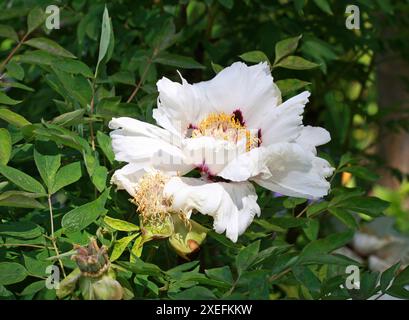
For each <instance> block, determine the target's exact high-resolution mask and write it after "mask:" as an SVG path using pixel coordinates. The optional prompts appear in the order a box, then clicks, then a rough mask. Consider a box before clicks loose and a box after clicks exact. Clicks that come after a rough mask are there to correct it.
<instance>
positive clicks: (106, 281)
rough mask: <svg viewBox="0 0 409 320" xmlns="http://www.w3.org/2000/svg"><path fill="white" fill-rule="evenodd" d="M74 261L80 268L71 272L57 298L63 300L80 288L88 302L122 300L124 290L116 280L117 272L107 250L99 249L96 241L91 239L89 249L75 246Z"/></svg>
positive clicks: (62, 284) (61, 286)
mask: <svg viewBox="0 0 409 320" xmlns="http://www.w3.org/2000/svg"><path fill="white" fill-rule="evenodd" d="M74 249H76V251H77V252H76V254H74V255H73V256H72V257H71V259H72V260H74V261H75V262H76V263H77V265H78V268H77V269H75V270H74V271H73V272H71V273H70V274H69V275H68V276H67V277H66V278H65V279H64V280H63V281H62V282H61V283H60V285H59V289H58V290H57V296H58V297H59V298H63V297H65V296H67V295H69V294H71V293H72V292H73V291H74V290H75V288H76V287H77V285H78V287H79V289H80V291H81V294H82V296H83V298H84V299H86V300H120V299H122V298H123V295H124V290H123V288H122V286H121V284H120V283H119V282H118V281H117V280H115V272H114V271H113V270H112V268H111V264H110V262H109V259H108V255H107V248H106V247H105V246H102V247H101V248H99V247H98V244H97V242H96V240H95V239H91V240H90V243H89V244H88V246H87V247H81V246H74Z"/></svg>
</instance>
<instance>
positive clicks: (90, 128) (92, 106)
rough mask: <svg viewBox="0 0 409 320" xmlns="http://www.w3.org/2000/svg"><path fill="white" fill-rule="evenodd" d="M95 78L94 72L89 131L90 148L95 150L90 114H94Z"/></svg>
mask: <svg viewBox="0 0 409 320" xmlns="http://www.w3.org/2000/svg"><path fill="white" fill-rule="evenodd" d="M96 79H97V74H96V73H95V76H94V79H93V80H92V98H91V102H90V104H89V105H90V111H89V112H90V114H91V117H90V120H89V132H90V135H91V148H92V150H94V151H95V136H94V123H93V120H92V115H93V114H94V104H95V102H94V100H95V81H96Z"/></svg>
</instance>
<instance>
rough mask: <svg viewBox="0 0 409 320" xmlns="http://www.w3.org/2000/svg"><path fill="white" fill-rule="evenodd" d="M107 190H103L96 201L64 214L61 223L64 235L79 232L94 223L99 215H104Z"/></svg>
mask: <svg viewBox="0 0 409 320" xmlns="http://www.w3.org/2000/svg"><path fill="white" fill-rule="evenodd" d="M109 190H110V189H107V190H105V192H104V193H103V194H101V195H100V196H99V198H98V199H96V200H94V201H92V202H89V203H87V204H84V205H82V206H80V207H78V208H75V209H73V210H71V211H70V212H68V213H66V214H65V215H64V217H63V218H62V222H61V224H62V226H63V227H64V231H65V233H72V232H76V231H80V230H82V229H84V228H86V227H88V226H89V225H90V224H91V223H93V222H95V221H96V220H97V219H98V218H99V217H100V216H101V215H104V214H106V212H107V210H106V209H105V202H106V200H107V199H108V195H109Z"/></svg>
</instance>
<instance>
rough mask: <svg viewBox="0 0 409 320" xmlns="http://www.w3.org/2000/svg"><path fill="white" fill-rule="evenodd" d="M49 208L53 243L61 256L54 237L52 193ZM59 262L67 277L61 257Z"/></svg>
mask: <svg viewBox="0 0 409 320" xmlns="http://www.w3.org/2000/svg"><path fill="white" fill-rule="evenodd" d="M48 208H49V211H50V224H51V242H52V244H53V247H54V251H55V254H56V255H57V256H59V255H60V252H59V250H58V247H57V242H56V241H55V237H54V215H53V206H52V203H51V194H48ZM58 262H59V263H60V267H61V270H62V273H63V274H64V277H66V276H67V275H66V274H65V270H64V265H63V263H62V261H61V259H58Z"/></svg>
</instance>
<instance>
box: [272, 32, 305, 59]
mask: <svg viewBox="0 0 409 320" xmlns="http://www.w3.org/2000/svg"><path fill="white" fill-rule="evenodd" d="M301 38H302V35H299V36H297V37H292V38H288V39H284V40H281V41H280V42H277V44H276V46H275V59H274V64H277V63H278V62H279V61H280V60H282V59H283V58H285V57H287V56H289V55H290V54H293V53H294V52H295V50H296V49H297V47H298V43H299V41H300V39H301Z"/></svg>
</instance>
